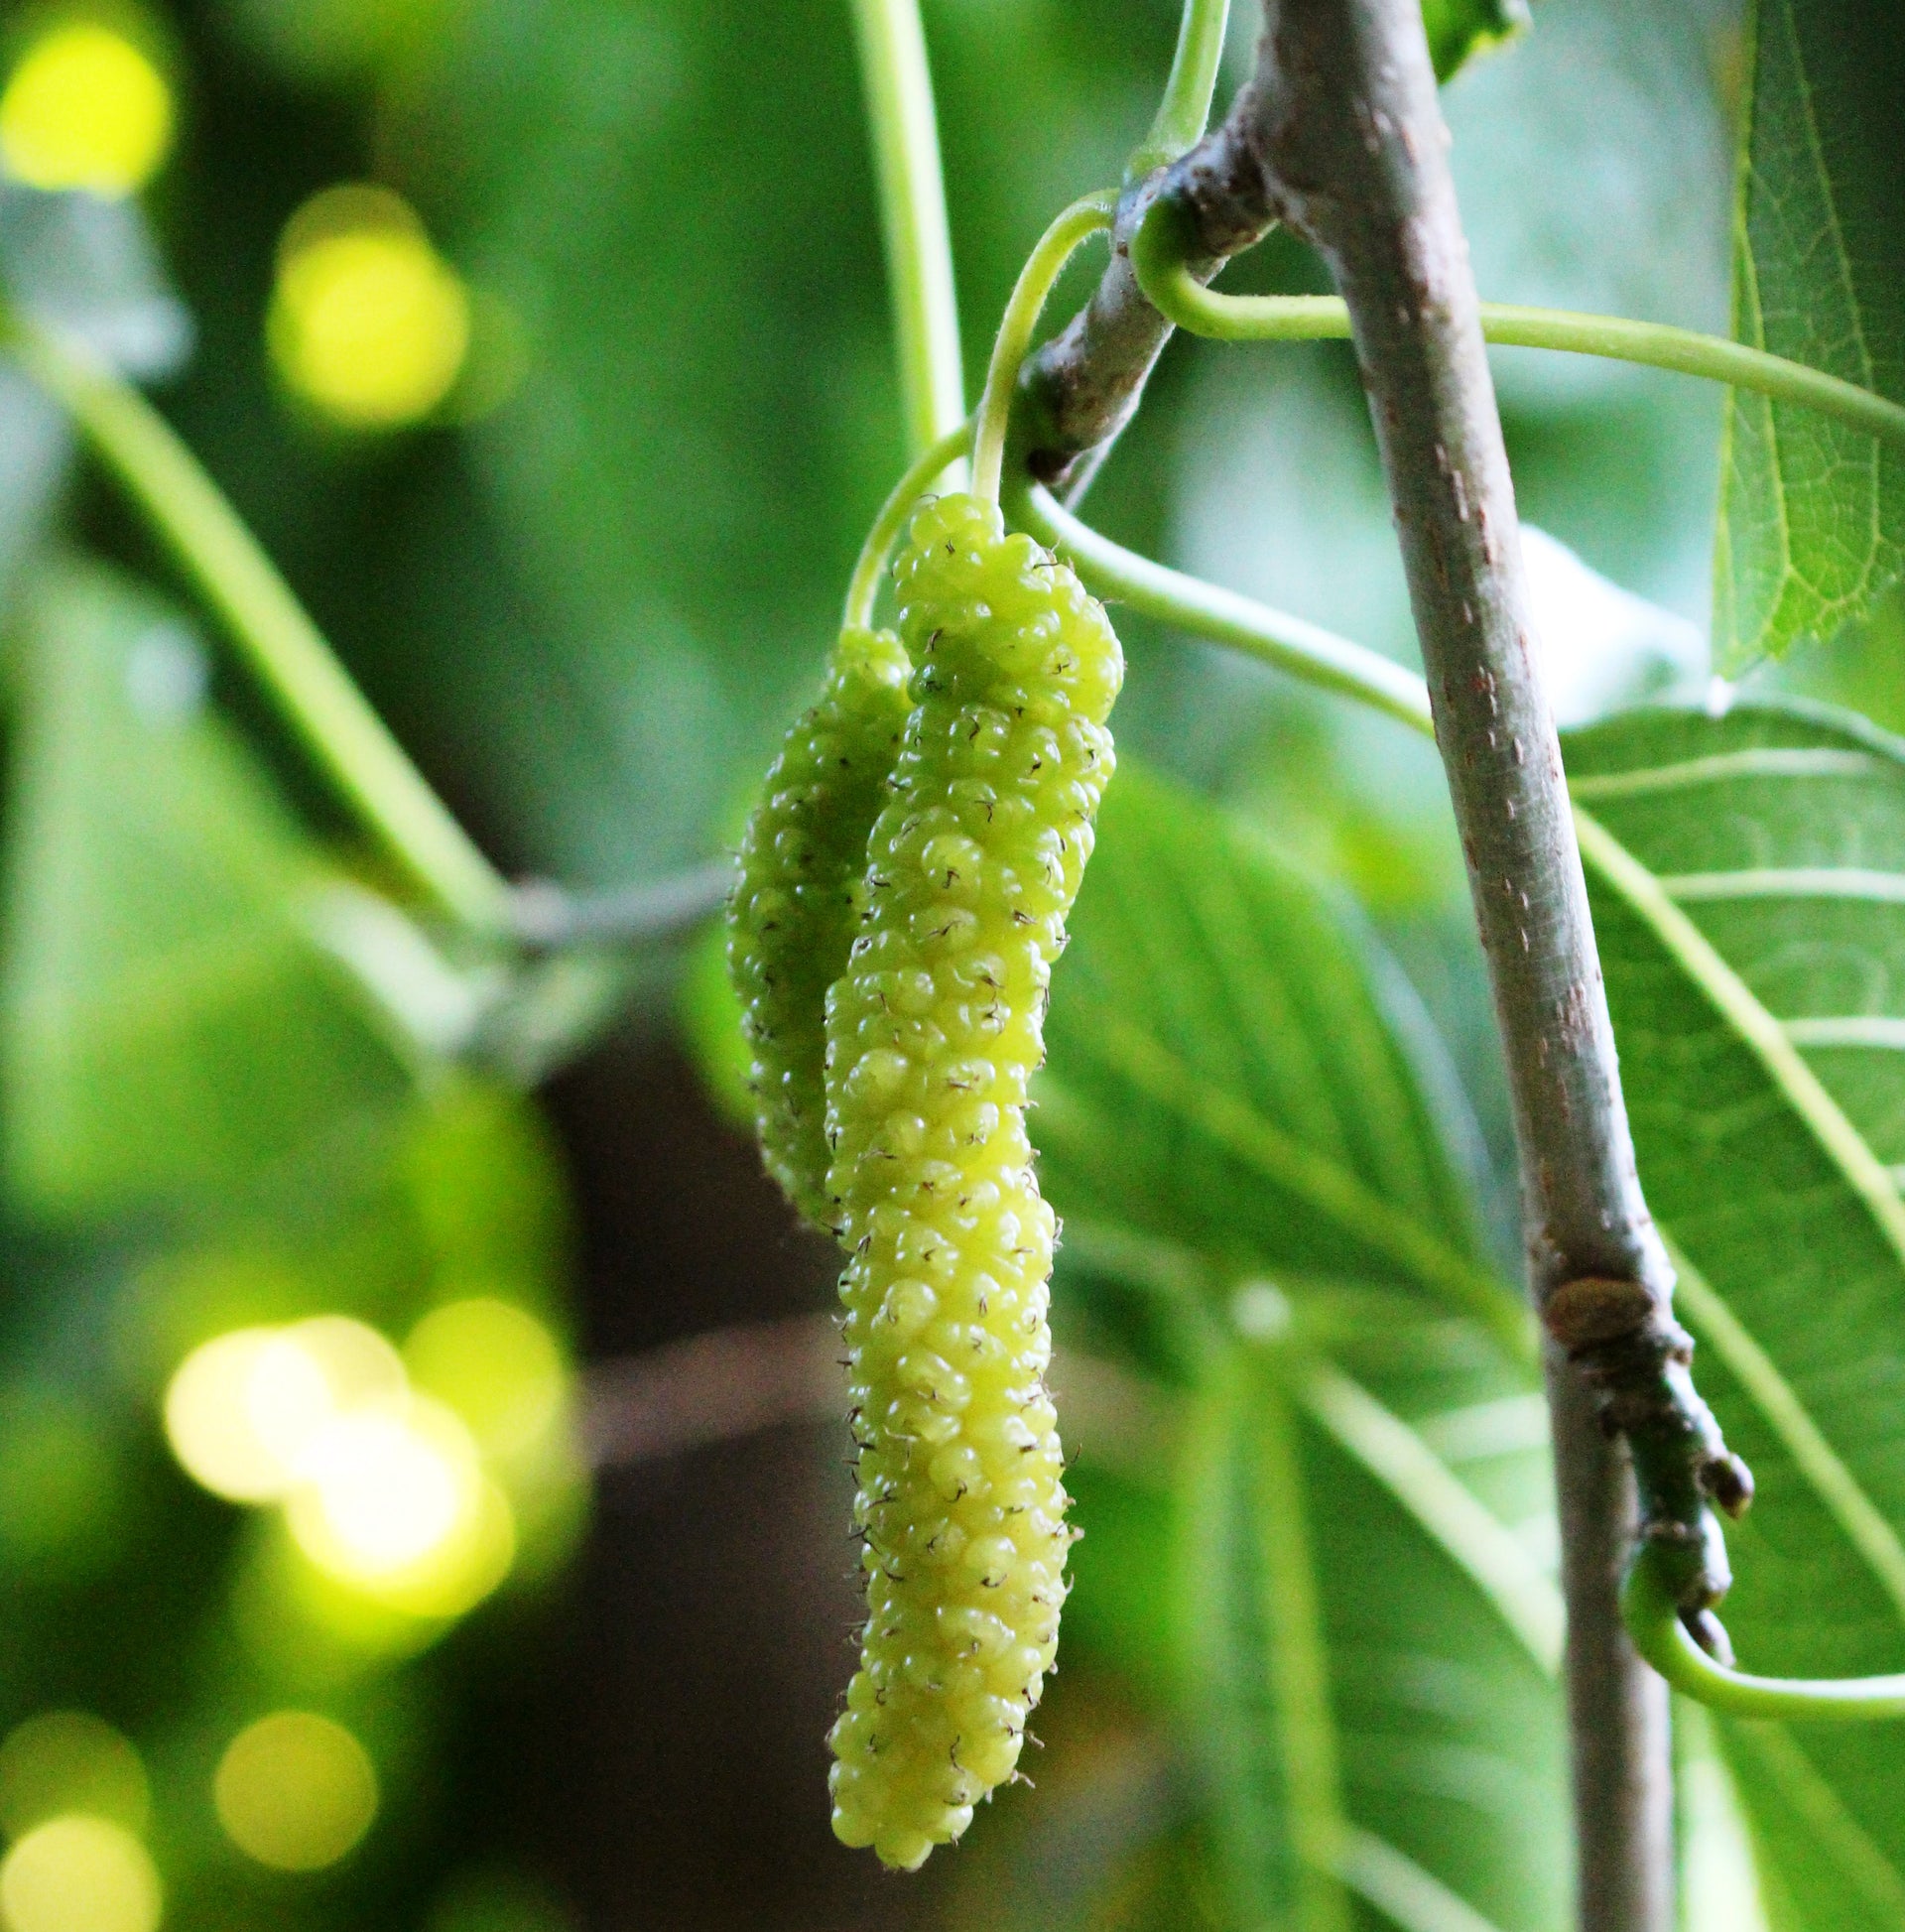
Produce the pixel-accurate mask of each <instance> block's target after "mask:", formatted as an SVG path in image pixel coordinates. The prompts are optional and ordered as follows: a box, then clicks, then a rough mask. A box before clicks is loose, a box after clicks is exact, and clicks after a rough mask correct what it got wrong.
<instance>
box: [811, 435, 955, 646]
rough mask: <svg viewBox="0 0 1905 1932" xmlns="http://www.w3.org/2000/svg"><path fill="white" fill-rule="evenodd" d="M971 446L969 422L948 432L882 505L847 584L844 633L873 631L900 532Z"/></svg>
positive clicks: (911, 466) (913, 464)
mask: <svg viewBox="0 0 1905 1932" xmlns="http://www.w3.org/2000/svg"><path fill="white" fill-rule="evenodd" d="M971 443H972V425H971V424H970V423H969V422H965V423H961V424H960V425H959V426H958V427H957V428H956V429H953V430H949V431H947V433H946V434H945V435H944V436H943V437H941V438H940V440H939V441H938V442H937V443H935V444H933V445H932V446H931V447H930V448H929V449H928V450H927V451H925V452H924V453H923V454H921V455H920V456H918V457H916V458H915V459H914V461H913V462H911V463H909V464H908V465H907V470H906V474H905V475H904V476H902V477H901V478H900V480H899V481H898V482H897V483H895V484H894V485H893V488H892V491H891V493H890V494H889V495H888V497H887V499H886V501H885V502H884V503H882V504H881V505H880V513H879V515H878V516H876V517H875V518H874V519H873V528H872V529H871V530H869V531H868V532H867V533H866V542H865V543H864V544H862V545H861V546H860V558H859V562H858V563H856V564H855V565H854V566H853V575H852V577H851V578H850V579H848V580H847V585H846V609H845V611H844V612H843V613H842V614H841V617H840V625H841V628H842V629H845V630H871V629H872V627H873V604H874V599H875V598H877V597H878V595H879V593H880V579H881V577H882V576H883V575H884V574H885V571H886V560H887V559H888V558H889V557H890V556H891V555H892V554H893V546H894V545H895V544H896V543H898V542H899V540H900V532H901V531H902V530H903V529H905V527H906V520H907V518H908V517H909V516H910V515H912V513H913V506H914V504H915V503H917V502H918V501H919V500H920V498H921V497H922V496H924V495H925V494H926V492H927V491H928V490H929V489H930V488H931V487H932V485H933V484H934V482H935V481H937V480H938V478H939V476H940V475H941V473H942V472H943V471H944V470H946V469H947V468H948V467H949V466H950V465H952V464H953V463H955V462H957V461H958V459H959V458H960V457H961V456H962V455H964V454H965V452H966V451H967V450H968V449H970V448H971Z"/></svg>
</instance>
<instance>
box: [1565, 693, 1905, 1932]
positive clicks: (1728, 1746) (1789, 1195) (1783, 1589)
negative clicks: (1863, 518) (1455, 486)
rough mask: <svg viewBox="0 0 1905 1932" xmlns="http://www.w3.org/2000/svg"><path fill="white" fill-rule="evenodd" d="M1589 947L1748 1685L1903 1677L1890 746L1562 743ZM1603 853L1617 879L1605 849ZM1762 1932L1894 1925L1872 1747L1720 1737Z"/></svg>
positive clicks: (1669, 739)
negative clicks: (1726, 1450) (1672, 1248)
mask: <svg viewBox="0 0 1905 1932" xmlns="http://www.w3.org/2000/svg"><path fill="white" fill-rule="evenodd" d="M1567 753H1568V763H1569V770H1570V775H1571V778H1572V780H1573V784H1574V790H1575V796H1576V798H1577V800H1578V801H1579V803H1580V804H1581V805H1582V806H1584V807H1585V808H1586V809H1587V810H1588V811H1589V812H1591V813H1592V814H1593V815H1594V819H1595V820H1596V821H1597V822H1598V823H1599V825H1600V826H1601V827H1602V828H1603V832H1602V834H1601V835H1600V837H1601V838H1602V839H1605V838H1608V837H1611V839H1612V840H1614V841H1617V843H1616V845H1615V848H1614V850H1613V852H1612V853H1611V854H1610V853H1607V852H1605V851H1603V850H1602V847H1601V845H1600V842H1599V840H1597V839H1596V838H1595V837H1594V836H1593V835H1592V830H1591V828H1589V832H1588V837H1586V838H1585V840H1584V846H1585V850H1586V852H1587V855H1588V858H1589V861H1590V871H1589V884H1590V890H1591V892H1592V896H1593V912H1594V926H1595V931H1596V933H1597V934H1598V936H1599V940H1600V948H1601V964H1602V967H1603V970H1604V971H1605V974H1606V980H1607V993H1608V1000H1609V1004H1610V1006H1611V1007H1612V1010H1613V1019H1614V1029H1615V1033H1616V1036H1617V1038H1618V1040H1619V1044H1620V1056H1621V1077H1622V1081H1623V1084H1624V1086H1625V1088H1626V1093H1627V1099H1628V1105H1629V1109H1630V1113H1631V1117H1632V1120H1633V1127H1634V1137H1635V1142H1636V1146H1637V1149H1638V1153H1639V1158H1640V1170H1641V1174H1642V1177H1643V1179H1644V1180H1645V1183H1646V1187H1647V1196H1648V1201H1649V1203H1650V1205H1651V1206H1652V1208H1653V1211H1654V1213H1655V1215H1656V1216H1657V1218H1658V1219H1659V1221H1660V1224H1661V1225H1662V1227H1663V1228H1664V1229H1665V1230H1666V1232H1667V1233H1668V1235H1669V1236H1670V1237H1671V1239H1672V1240H1673V1242H1674V1243H1675V1244H1676V1246H1677V1248H1678V1249H1679V1250H1680V1252H1681V1253H1682V1255H1684V1257H1685V1262H1686V1265H1685V1266H1684V1267H1683V1271H1682V1273H1683V1283H1682V1289H1681V1295H1680V1307H1681V1311H1682V1313H1683V1316H1684V1317H1685V1319H1686V1320H1687V1321H1688V1323H1689V1324H1690V1326H1691V1327H1692V1328H1693V1330H1694V1332H1695V1334H1696V1336H1697V1337H1698V1338H1699V1339H1700V1342H1701V1350H1700V1354H1699V1358H1698V1361H1697V1363H1696V1370H1697V1373H1698V1374H1699V1377H1700V1382H1701V1387H1702V1390H1703V1392H1704V1393H1705V1394H1706V1395H1707V1396H1708V1398H1709V1400H1710V1401H1711V1402H1712V1403H1713V1405H1714V1407H1715V1410H1716V1411H1717V1413H1718V1415H1719V1417H1720V1420H1721V1422H1722V1424H1723V1425H1724V1427H1725V1429H1726V1433H1727V1438H1728V1440H1729V1442H1730V1443H1731V1444H1732V1446H1733V1447H1734V1448H1735V1449H1736V1450H1738V1451H1739V1452H1740V1453H1741V1454H1742V1455H1744V1456H1745V1458H1746V1459H1747V1461H1748V1462H1749V1463H1750V1464H1751V1465H1752V1468H1753V1472H1754V1475H1755V1477H1756V1478H1757V1480H1758V1484H1759V1495H1758V1500H1757V1501H1756V1502H1755V1504H1754V1506H1753V1509H1752V1512H1751V1513H1750V1514H1749V1515H1748V1516H1747V1517H1746V1518H1745V1519H1744V1521H1743V1522H1741V1523H1740V1524H1739V1525H1738V1527H1737V1528H1736V1529H1730V1530H1729V1531H1728V1532H1727V1534H1728V1538H1729V1541H1730V1542H1731V1544H1732V1548H1733V1558H1734V1568H1735V1571H1736V1577H1737V1580H1736V1583H1735V1585H1734V1589H1733V1593H1732V1595H1731V1597H1729V1598H1728V1600H1727V1602H1726V1605H1725V1609H1724V1615H1725V1619H1726V1623H1727V1626H1728V1628H1729V1629H1730V1630H1731V1632H1732V1634H1733V1638H1734V1641H1735V1643H1736V1644H1737V1646H1738V1649H1739V1652H1740V1656H1741V1659H1742V1662H1743V1665H1744V1667H1745V1668H1747V1669H1750V1670H1759V1671H1768V1672H1774V1673H1779V1674H1790V1675H1796V1676H1854V1675H1860V1674H1864V1673H1867V1672H1873V1671H1886V1670H1896V1669H1898V1668H1899V1667H1900V1664H1901V1662H1905V1543H1902V1542H1901V1531H1905V1206H1902V1205H1901V1203H1900V1200H1899V1195H1898V1185H1897V1184H1898V1179H1899V1176H1900V1173H1901V1171H1905V1051H1902V1049H1905V974H1901V971H1900V966H1901V965H1902V964H1905V743H1901V742H1900V741H1899V740H1897V739H1894V738H1890V737H1887V736H1886V735H1885V734H1883V733H1881V732H1879V731H1876V730H1874V729H1873V728H1872V727H1871V726H1870V725H1868V724H1866V723H1865V722H1864V721H1863V720H1862V719H1859V718H1857V717H1854V716H1852V715H1851V714H1849V713H1843V712H1839V713H1836V712H1831V711H1827V710H1825V709H1823V708H1800V707H1797V706H1784V707H1783V706H1772V705H1750V706H1748V705H1742V706H1739V707H1737V708H1734V709H1733V710H1732V711H1730V712H1728V713H1727V714H1725V715H1723V716H1717V717H1715V716H1711V715H1708V714H1705V713H1702V712H1644V713H1638V714H1635V715H1633V716H1630V717H1628V718H1625V719H1621V720H1617V721H1614V722H1611V723H1609V724H1606V725H1603V726H1599V727H1597V728H1595V729H1592V730H1588V731H1586V732H1582V733H1579V734H1575V735H1572V736H1571V737H1570V739H1569V741H1568V746H1567ZM1622 853H1624V854H1625V857H1624V860H1623V859H1622V857H1621V854H1622ZM1721 1732H1722V1737H1723V1739H1724V1744H1725V1750H1726V1755H1727V1758H1728V1760H1729V1762H1730V1764H1731V1766H1732V1769H1733V1772H1734V1774H1735V1777H1736V1778H1737V1781H1738V1784H1739V1788H1740V1791H1741V1794H1742V1797H1743V1799H1744V1801H1745V1805H1746V1808H1747V1811H1748V1813H1749V1814H1750V1818H1751V1822H1752V1827H1753V1831H1754V1836H1755V1839H1756V1841H1757V1845H1758V1849H1759V1853H1760V1856H1761V1859H1762V1862H1763V1863H1764V1865H1765V1868H1766V1870H1767V1874H1768V1891H1769V1901H1770V1902H1771V1904H1772V1905H1773V1906H1774V1908H1775V1919H1776V1922H1778V1923H1781V1924H1793V1925H1804V1926H1807V1927H1809V1928H1816V1929H1823V1928H1840V1927H1845V1928H1851V1927H1858V1928H1866V1927H1870V1928H1874V1932H1875V1929H1876V1928H1877V1927H1879V1926H1881V1925H1885V1926H1891V1925H1896V1924H1898V1923H1899V1922H1900V1919H1901V1916H1902V1915H1905V1760H1902V1759H1901V1757H1900V1753H1899V1748H1898V1737H1897V1734H1896V1732H1895V1731H1894V1730H1892V1729H1890V1728H1863V1729H1852V1730H1845V1729H1837V1730H1836V1729H1833V1728H1831V1727H1826V1726H1820V1727H1816V1728H1793V1729H1782V1728H1779V1727H1773V1726H1742V1725H1737V1724H1731V1723H1728V1724H1726V1725H1724V1726H1722V1727H1721Z"/></svg>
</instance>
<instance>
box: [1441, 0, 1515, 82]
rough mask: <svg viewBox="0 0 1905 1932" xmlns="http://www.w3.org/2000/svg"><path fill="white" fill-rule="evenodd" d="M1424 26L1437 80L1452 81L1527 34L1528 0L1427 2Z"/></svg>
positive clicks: (1443, 0) (1446, 0)
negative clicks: (1479, 59) (1474, 63)
mask: <svg viewBox="0 0 1905 1932" xmlns="http://www.w3.org/2000/svg"><path fill="white" fill-rule="evenodd" d="M1422 24H1423V27H1424V28H1425V30H1426V31H1427V32H1428V35H1429V58H1430V59H1431V60H1432V61H1434V62H1435V64H1436V78H1437V79H1438V80H1449V79H1453V78H1454V76H1455V75H1456V73H1457V72H1458V71H1459V70H1460V69H1461V67H1462V66H1464V65H1465V64H1467V63H1468V62H1469V61H1471V60H1473V59H1474V57H1475V56H1476V55H1477V54H1485V53H1487V52H1488V50H1489V49H1490V48H1493V47H1499V46H1500V45H1501V44H1502V42H1504V41H1509V40H1513V39H1514V37H1515V36H1516V35H1517V34H1519V33H1522V32H1523V31H1525V29H1526V28H1527V26H1528V5H1527V0H1423V9H1422Z"/></svg>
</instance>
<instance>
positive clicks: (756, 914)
mask: <svg viewBox="0 0 1905 1932" xmlns="http://www.w3.org/2000/svg"><path fill="white" fill-rule="evenodd" d="M908 668H909V667H908V665H907V661H906V653H905V652H904V651H903V650H902V649H901V647H900V640H899V639H898V638H897V637H896V636H895V635H894V634H893V633H892V632H891V631H872V630H860V629H848V630H845V631H843V632H841V634H840V639H839V642H838V643H837V644H836V645H835V646H834V649H833V653H832V655H831V657H830V658H829V659H828V660H827V671H826V687H825V689H824V690H823V691H822V693H821V697H820V702H819V703H818V704H816V705H815V706H814V707H813V708H812V709H811V710H808V711H805V712H803V713H802V715H801V716H800V718H799V719H797V720H796V722H795V724H794V726H793V728H792V729H791V730H790V731H789V732H788V734H787V737H786V739H785V740H784V742H783V743H782V746H781V753H780V756H779V757H778V758H777V759H776V760H775V761H774V765H773V769H772V770H770V771H769V773H768V775H767V784H766V789H765V791H764V793H763V795H762V798H761V802H760V804H759V805H758V806H757V807H756V808H755V811H754V816H753V817H752V818H751V819H750V820H749V821H748V824H747V832H746V834H745V836H744V837H743V838H742V840H741V853H740V876H739V878H738V880H737V882H736V884H735V888H734V895H733V897H732V899H730V901H729V902H728V915H727V919H728V924H727V970H728V976H729V978H730V979H731V980H732V982H733V986H734V990H735V993H736V994H737V995H738V996H739V999H740V1003H741V1023H742V1027H743V1029H744V1030H745V1032H746V1035H747V1039H748V1044H749V1045H750V1046H751V1047H752V1048H753V1052H754V1068H753V1078H752V1086H753V1092H754V1105H755V1116H756V1125H757V1126H758V1128H759V1131H760V1140H761V1153H762V1157H763V1159H764V1160H765V1161H766V1164H767V1170H768V1172H769V1173H770V1174H772V1175H773V1177H774V1178H775V1180H777V1181H778V1182H779V1183H780V1184H781V1188H782V1191H783V1192H784V1193H785V1194H786V1196H787V1198H788V1199H789V1200H790V1201H791V1202H792V1203H793V1204H794V1206H795V1207H796V1208H797V1209H798V1210H799V1211H800V1213H801V1214H802V1215H803V1216H804V1217H805V1218H806V1219H807V1220H808V1221H810V1222H812V1223H813V1224H814V1225H815V1226H817V1227H822V1228H830V1227H831V1226H832V1224H833V1213H832V1206H831V1201H830V1197H829V1196H828V1194H827V1188H826V1170H827V1150H826V1085H825V1077H824V1074H823V1071H822V1062H823V1059H824V1055H825V1041H824V1038H823V1034H822V1014H823V1009H824V1004H825V1001H826V989H827V986H828V985H829V984H830V983H831V981H832V980H833V979H834V978H835V976H836V975H837V974H838V973H839V972H840V971H841V969H842V968H843V967H844V966H845V965H846V952H847V948H848V946H849V945H850V944H851V943H852V938H853V935H854V933H855V932H856V931H857V930H858V928H859V894H860V889H861V880H862V875H863V874H864V872H865V869H866V838H867V833H868V831H869V830H870V829H871V827H872V824H873V820H874V816H875V815H876V814H877V813H878V811H879V809H880V801H881V798H882V796H883V795H884V792H885V787H886V781H887V777H888V775H889V774H890V773H891V771H892V769H893V760H894V758H895V756H896V755H897V754H898V751H899V748H900V737H901V734H902V732H903V731H904V730H905V727H906V719H907V712H908V709H909V701H908V699H907V694H906V681H907V672H908Z"/></svg>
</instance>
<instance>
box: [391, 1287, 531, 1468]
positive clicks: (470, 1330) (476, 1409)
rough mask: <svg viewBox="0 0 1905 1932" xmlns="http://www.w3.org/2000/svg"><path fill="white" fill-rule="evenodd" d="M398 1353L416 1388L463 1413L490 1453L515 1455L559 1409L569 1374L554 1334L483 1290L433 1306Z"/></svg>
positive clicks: (525, 1313)
mask: <svg viewBox="0 0 1905 1932" xmlns="http://www.w3.org/2000/svg"><path fill="white" fill-rule="evenodd" d="M404 1359H405V1361H406V1362H407V1363H408V1364H409V1366H410V1372H411V1376H412V1378H413V1379H414V1380H415V1382H416V1383H417V1386H418V1387H419V1388H423V1389H428V1390H429V1391H430V1393H431V1394H433V1395H435V1396H438V1397H440V1398H441V1399H442V1400H444V1401H445V1402H446V1403H448V1404H449V1406H450V1407H451V1408H452V1409H454V1410H455V1411H456V1413H457V1414H458V1415H459V1416H461V1417H462V1419H463V1420H464V1422H466V1423H467V1424H468V1425H469V1428H470V1432H471V1433H472V1434H473V1435H474V1436H475V1438H476V1440H477V1442H478V1443H480V1444H481V1445H482V1447H483V1449H484V1450H485V1451H486V1452H487V1453H488V1454H489V1455H491V1456H502V1457H508V1456H514V1455H517V1454H519V1453H520V1452H522V1451H523V1450H525V1449H528V1448H531V1447H532V1446H533V1445H535V1444H536V1443H537V1442H538V1441H540V1440H541V1439H542V1438H543V1437H544V1436H546V1435H547V1434H548V1432H549V1430H550V1429H551V1427H552V1426H553V1425H554V1424H555V1422H556V1421H557V1419H558V1418H559V1417H560V1416H561V1414H562V1411H563V1401H564V1396H565V1393H566V1391H567V1384H568V1377H567V1375H566V1373H565V1371H564V1367H563V1357H562V1352H561V1351H560V1350H559V1349H558V1348H557V1346H556V1338H555V1337H554V1336H552V1335H551V1334H550V1332H549V1331H548V1329H546V1328H545V1327H544V1326H543V1325H542V1323H541V1322H539V1321H537V1319H536V1318H535V1316H533V1315H531V1314H529V1313H527V1312H526V1311H525V1310H523V1309H520V1308H517V1307H514V1306H513V1305H512V1304H511V1303H509V1302H505V1301H498V1300H496V1299H495V1298H494V1297H493V1296H488V1295H482V1296H477V1297H474V1298H473V1299H471V1300H469V1301H460V1302H450V1303H447V1304H446V1305H445V1307H443V1308H439V1309H435V1310H433V1311H432V1312H431V1313H430V1314H428V1315H426V1316H425V1317H424V1319H423V1320H422V1321H421V1322H419V1323H418V1324H417V1326H416V1328H415V1329H413V1330H412V1331H411V1336H410V1340H409V1341H408V1342H407V1343H405V1344H404Z"/></svg>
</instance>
